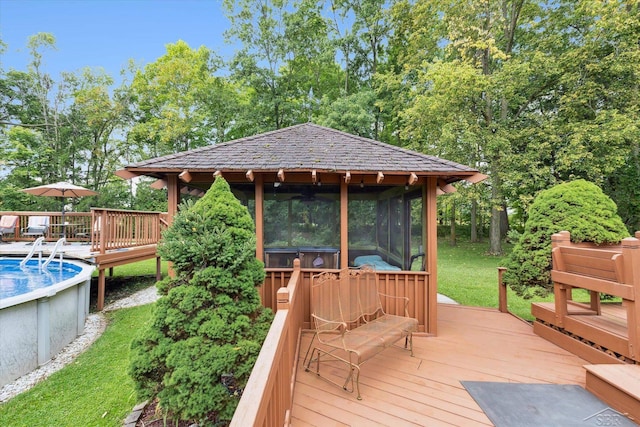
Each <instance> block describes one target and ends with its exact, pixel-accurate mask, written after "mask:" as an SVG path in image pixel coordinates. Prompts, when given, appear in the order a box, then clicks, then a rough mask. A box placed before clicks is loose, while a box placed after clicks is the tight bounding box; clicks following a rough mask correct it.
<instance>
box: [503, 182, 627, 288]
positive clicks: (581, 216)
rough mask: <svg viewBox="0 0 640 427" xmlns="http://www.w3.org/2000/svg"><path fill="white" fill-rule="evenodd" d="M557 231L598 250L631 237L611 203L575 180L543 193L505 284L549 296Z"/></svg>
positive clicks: (532, 209) (510, 263)
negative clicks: (554, 235) (602, 245)
mask: <svg viewBox="0 0 640 427" xmlns="http://www.w3.org/2000/svg"><path fill="white" fill-rule="evenodd" d="M560 231H568V232H570V233H571V241H572V242H591V243H595V244H598V245H600V244H616V243H619V242H620V241H621V240H622V239H624V238H625V237H628V235H629V233H628V231H627V229H626V228H625V225H624V223H623V222H622V220H621V219H620V217H619V216H618V214H617V213H616V205H615V203H614V202H613V201H612V200H611V199H610V198H609V197H608V196H607V195H605V194H604V193H603V192H602V190H601V189H600V188H599V187H598V186H596V185H595V184H593V183H591V182H588V181H585V180H583V179H579V180H576V181H571V182H566V183H563V184H558V185H556V186H554V187H552V188H549V189H547V190H544V191H541V192H540V194H538V196H536V198H535V200H534V201H533V203H532V204H531V207H530V209H529V217H528V219H527V222H526V224H525V229H524V233H522V235H521V237H520V240H519V241H518V243H517V244H516V245H515V247H514V248H513V251H512V252H511V254H510V255H509V260H508V262H507V268H508V269H507V271H506V272H505V274H504V283H505V284H506V285H508V286H510V287H511V288H512V289H513V290H515V291H516V292H517V293H518V295H521V296H533V295H534V294H537V295H542V296H544V295H546V294H547V293H549V292H551V291H553V283H552V282H551V274H550V272H551V267H552V262H551V236H552V235H553V234H554V233H558V232H560Z"/></svg>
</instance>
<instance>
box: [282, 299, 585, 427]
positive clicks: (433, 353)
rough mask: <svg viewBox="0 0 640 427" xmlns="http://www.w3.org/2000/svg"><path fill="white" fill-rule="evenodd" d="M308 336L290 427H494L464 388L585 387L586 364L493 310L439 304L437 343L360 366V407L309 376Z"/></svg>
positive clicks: (420, 343)
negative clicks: (491, 384) (483, 384)
mask: <svg viewBox="0 0 640 427" xmlns="http://www.w3.org/2000/svg"><path fill="white" fill-rule="evenodd" d="M311 336H312V335H311V334H310V333H304V334H303V337H302V343H301V345H300V356H299V362H298V368H297V369H298V372H297V379H296V384H295V390H294V399H293V410H292V412H291V425H293V426H323V427H324V426H365V425H367V426H369V425H389V426H425V425H428V426H438V425H443V426H444V425H447V426H451V425H454V426H456V425H457V426H474V425H492V424H491V422H490V421H489V419H488V418H487V417H486V415H485V414H484V413H483V412H482V410H481V409H480V407H479V406H478V405H477V404H476V403H475V401H474V400H473V398H472V397H471V396H470V395H469V394H468V393H467V391H466V390H465V389H464V387H463V386H462V385H461V383H460V381H464V380H468V381H499V382H500V381H504V382H518V383H554V384H578V385H580V386H583V387H584V386H585V377H586V372H585V369H584V367H583V366H584V365H586V364H587V362H586V361H585V360H583V359H581V358H579V357H577V356H574V355H572V354H571V353H569V352H567V351H565V350H563V349H561V348H559V347H557V346H555V345H553V344H552V343H550V342H548V341H546V340H545V339H543V338H541V337H539V336H537V335H535V334H534V333H533V330H532V327H531V325H530V324H528V323H526V322H524V321H522V320H520V319H517V318H515V317H514V316H512V315H510V314H506V313H500V312H499V311H497V310H493V309H484V308H473V307H464V306H456V305H448V304H439V305H438V336H437V337H427V336H422V337H415V338H414V357H411V356H410V355H409V353H408V352H406V351H405V350H403V349H400V348H390V349H387V350H385V351H384V352H382V353H381V354H379V355H378V356H376V357H374V358H373V359H372V360H370V361H368V362H367V363H365V364H364V365H363V369H362V373H361V376H360V387H361V392H362V400H361V401H358V400H357V399H356V395H355V394H353V393H348V392H346V391H343V390H342V389H341V388H339V387H336V386H335V385H332V384H329V383H328V382H326V381H324V380H323V379H321V378H319V377H317V376H316V375H315V374H313V373H309V372H305V371H304V368H303V366H302V365H303V363H302V358H304V354H305V352H306V349H307V346H308V343H309V341H310V339H311ZM338 369H343V368H342V367H336V368H335V372H336V373H338V372H339V373H342V371H338ZM325 372H326V371H325ZM330 372H331V374H333V371H330Z"/></svg>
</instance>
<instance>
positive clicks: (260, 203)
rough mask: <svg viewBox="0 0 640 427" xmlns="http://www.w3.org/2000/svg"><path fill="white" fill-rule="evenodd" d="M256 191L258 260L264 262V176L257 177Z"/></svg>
mask: <svg viewBox="0 0 640 427" xmlns="http://www.w3.org/2000/svg"><path fill="white" fill-rule="evenodd" d="M255 190H256V193H255V200H256V202H255V205H256V212H255V215H256V258H258V259H259V260H260V261H263V262H264V184H263V182H262V174H258V175H257V176H256V181H255ZM261 289H262V287H261Z"/></svg>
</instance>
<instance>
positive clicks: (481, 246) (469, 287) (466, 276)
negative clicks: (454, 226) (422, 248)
mask: <svg viewBox="0 0 640 427" xmlns="http://www.w3.org/2000/svg"><path fill="white" fill-rule="evenodd" d="M487 249H488V243H487V242H483V243H469V242H468V241H463V240H459V241H458V243H457V245H456V246H450V245H449V241H448V240H447V239H442V240H441V241H439V242H438V293H441V294H443V295H446V296H448V297H449V298H452V299H454V300H455V301H457V302H458V303H460V304H462V305H468V306H473V307H492V308H498V267H504V266H505V265H506V261H507V257H508V254H509V252H510V250H511V246H510V245H504V247H503V249H504V250H505V255H504V256H503V257H495V256H489V255H487V254H486V252H487ZM574 299H575V300H576V301H588V300H589V296H588V294H587V293H586V291H584V290H582V289H576V290H575V292H574ZM541 301H553V294H550V295H548V296H547V297H545V298H541V297H534V298H531V299H524V298H522V297H519V296H518V295H516V293H515V292H514V291H513V290H511V289H507V307H508V309H509V311H510V312H511V313H513V314H515V315H516V316H518V317H521V318H523V319H525V320H533V316H531V303H533V302H541Z"/></svg>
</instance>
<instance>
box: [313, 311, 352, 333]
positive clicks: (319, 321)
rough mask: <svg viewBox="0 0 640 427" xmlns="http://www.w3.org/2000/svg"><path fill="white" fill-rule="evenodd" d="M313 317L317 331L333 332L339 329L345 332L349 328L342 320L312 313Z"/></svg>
mask: <svg viewBox="0 0 640 427" xmlns="http://www.w3.org/2000/svg"><path fill="white" fill-rule="evenodd" d="M311 317H313V319H314V320H315V321H316V331H318V332H319V333H320V332H333V331H336V330H337V331H338V332H340V333H341V334H343V333H344V332H345V331H346V330H347V324H346V323H345V322H342V321H337V320H328V319H323V318H322V317H320V316H316V315H315V314H311Z"/></svg>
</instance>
